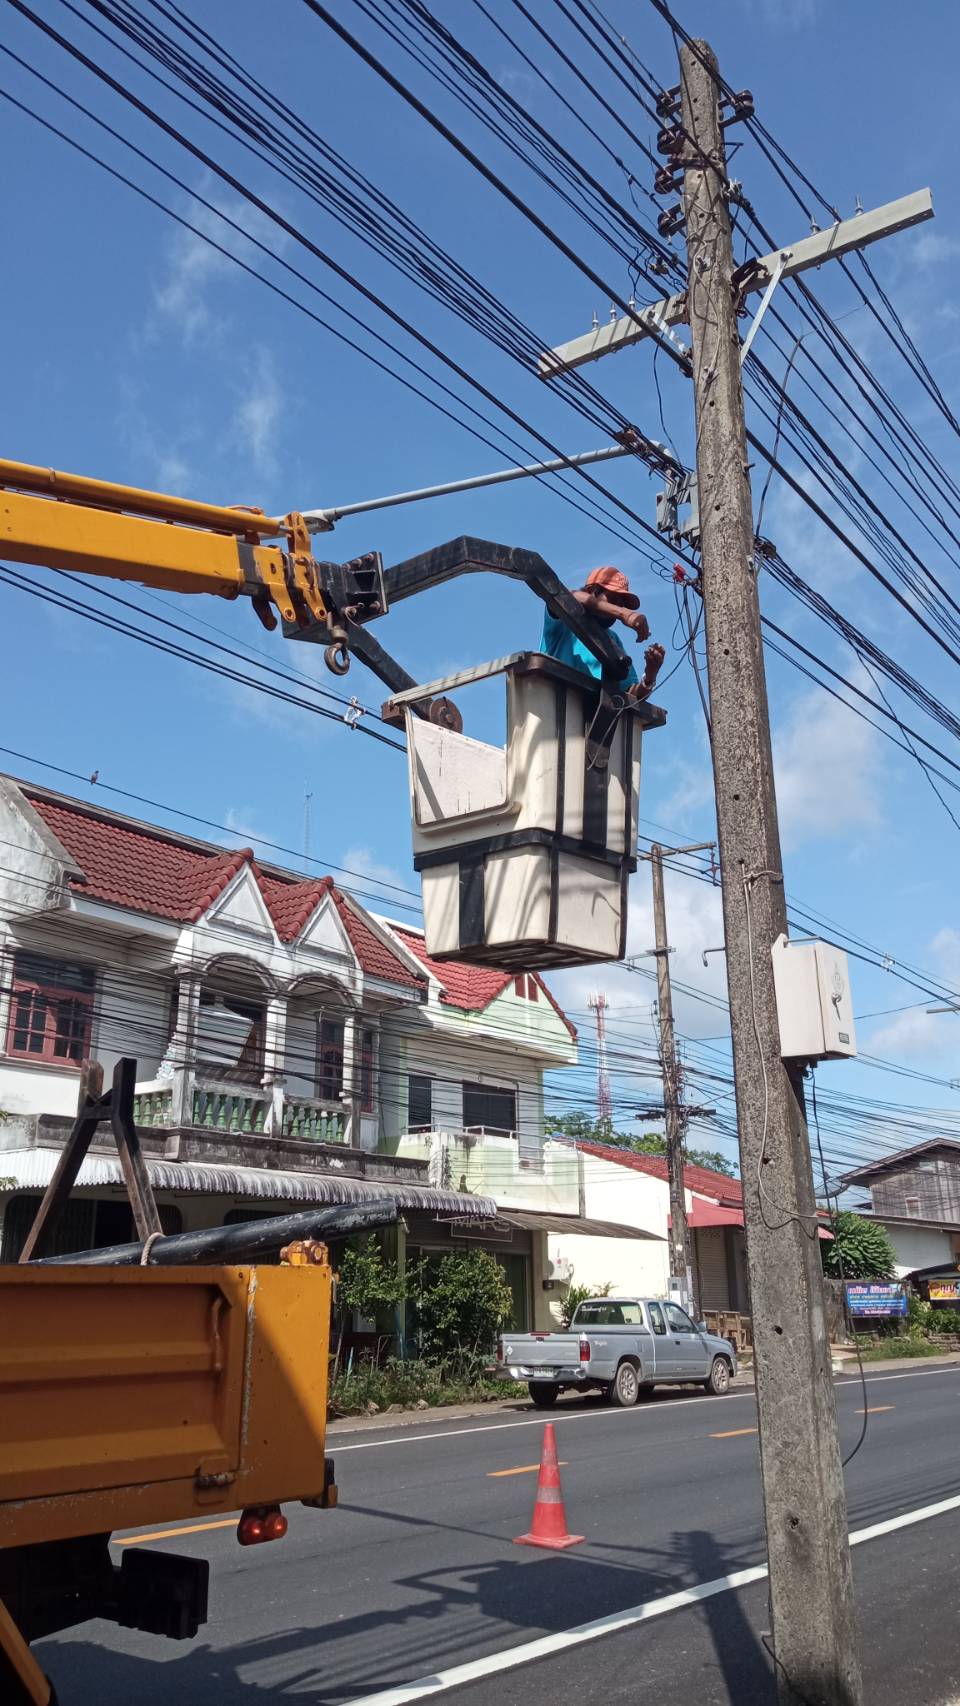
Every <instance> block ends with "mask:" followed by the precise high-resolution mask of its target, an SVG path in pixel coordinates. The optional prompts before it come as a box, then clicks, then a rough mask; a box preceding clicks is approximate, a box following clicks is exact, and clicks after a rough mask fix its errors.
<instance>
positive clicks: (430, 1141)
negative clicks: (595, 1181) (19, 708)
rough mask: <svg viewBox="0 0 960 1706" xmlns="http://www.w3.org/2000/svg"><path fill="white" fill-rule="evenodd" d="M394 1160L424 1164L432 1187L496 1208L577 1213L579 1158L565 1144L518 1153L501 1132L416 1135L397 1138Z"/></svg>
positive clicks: (409, 1134) (411, 1133) (554, 1144)
mask: <svg viewBox="0 0 960 1706" xmlns="http://www.w3.org/2000/svg"><path fill="white" fill-rule="evenodd" d="M397 1155H398V1156H400V1157H403V1158H405V1159H408V1160H415V1161H426V1162H427V1163H428V1165H429V1170H430V1183H431V1184H432V1185H439V1186H443V1187H446V1188H449V1189H451V1190H455V1191H469V1192H471V1193H472V1194H473V1195H475V1196H489V1197H493V1198H494V1199H495V1201H496V1202H497V1204H498V1206H499V1207H501V1208H520V1209H530V1210H539V1211H540V1212H541V1213H553V1214H579V1213H580V1165H579V1156H578V1155H577V1152H576V1150H574V1149H571V1148H569V1147H568V1146H567V1145H565V1144H558V1143H544V1144H541V1145H538V1146H537V1149H536V1153H532V1152H531V1153H521V1151H520V1148H519V1145H518V1142H517V1139H516V1138H515V1137H511V1136H509V1135H506V1134H505V1133H503V1132H490V1131H482V1130H476V1131H462V1130H461V1131H423V1132H420V1131H418V1132H406V1133H405V1134H404V1135H403V1136H402V1137H401V1138H400V1140H399V1143H398V1145H397Z"/></svg>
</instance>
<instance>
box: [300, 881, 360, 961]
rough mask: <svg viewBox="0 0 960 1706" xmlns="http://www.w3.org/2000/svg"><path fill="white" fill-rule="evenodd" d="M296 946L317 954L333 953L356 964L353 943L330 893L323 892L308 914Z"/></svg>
mask: <svg viewBox="0 0 960 1706" xmlns="http://www.w3.org/2000/svg"><path fill="white" fill-rule="evenodd" d="M297 947H298V948H307V949H310V950H312V951H313V952H314V953H319V954H333V955H334V956H336V957H337V958H339V959H347V960H350V961H351V963H352V964H354V965H356V963H357V956H356V954H355V952H354V949H353V945H352V943H351V941H350V938H349V936H348V935H347V932H346V930H345V928H344V925H343V922H342V920H341V918H340V914H339V912H338V911H337V908H336V906H335V904H334V901H333V898H332V896H331V895H330V894H325V895H324V896H323V897H322V899H321V900H320V901H319V902H318V904H317V906H316V907H315V908H314V910H313V912H312V913H311V914H310V917H309V918H308V919H307V921H306V924H305V925H304V927H303V929H302V930H301V932H300V935H299V936H298V937H297Z"/></svg>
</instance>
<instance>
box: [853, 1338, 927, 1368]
mask: <svg viewBox="0 0 960 1706" xmlns="http://www.w3.org/2000/svg"><path fill="white" fill-rule="evenodd" d="M944 1352H945V1347H944V1346H943V1345H931V1344H930V1343H929V1341H928V1340H926V1339H888V1340H887V1343H886V1344H884V1345H871V1346H869V1347H868V1349H866V1350H863V1351H861V1352H860V1355H861V1356H862V1358H863V1360H864V1362H887V1361H888V1360H892V1359H893V1358H894V1357H937V1356H941V1357H942V1356H943V1355H944Z"/></svg>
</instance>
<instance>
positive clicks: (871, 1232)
mask: <svg viewBox="0 0 960 1706" xmlns="http://www.w3.org/2000/svg"><path fill="white" fill-rule="evenodd" d="M830 1231H831V1232H832V1233H833V1238H832V1239H831V1241H830V1243H829V1244H822V1245H821V1250H822V1252H823V1269H824V1272H825V1273H827V1274H829V1275H830V1276H831V1278H832V1279H851V1280H888V1279H892V1277H893V1272H894V1268H895V1266H896V1257H895V1255H894V1249H893V1245H892V1244H891V1242H890V1238H889V1234H888V1233H887V1229H886V1227H885V1226H879V1225H877V1223H876V1222H875V1221H872V1220H864V1219H863V1217H862V1216H861V1215H859V1214H851V1213H850V1212H849V1211H848V1210H846V1209H841V1210H840V1212H839V1213H838V1214H834V1215H831V1217H830Z"/></svg>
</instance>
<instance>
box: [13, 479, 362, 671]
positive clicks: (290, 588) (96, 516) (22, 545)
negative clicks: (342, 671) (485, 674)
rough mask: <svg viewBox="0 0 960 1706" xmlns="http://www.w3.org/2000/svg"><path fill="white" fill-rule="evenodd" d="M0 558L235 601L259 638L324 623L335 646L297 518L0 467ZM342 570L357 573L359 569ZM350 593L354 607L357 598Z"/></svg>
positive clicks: (328, 610)
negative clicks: (248, 613) (250, 612)
mask: <svg viewBox="0 0 960 1706" xmlns="http://www.w3.org/2000/svg"><path fill="white" fill-rule="evenodd" d="M271 539H280V540H282V541H283V544H268V543H267V541H268V540H271ZM0 555H2V556H4V557H8V558H11V559H12V560H13V561H14V562H18V563H37V564H44V565H46V566H48V567H50V568H58V569H70V570H74V571H76V572H78V573H80V574H87V575H104V576H106V577H107V578H108V579H111V580H124V581H138V582H139V583H140V584H141V585H143V586H150V587H158V588H162V589H164V590H166V591H168V592H206V593H213V594H215V595H216V596H217V597H220V598H239V597H241V596H244V597H247V598H250V599H251V600H252V602H253V607H254V610H255V611H256V613H257V615H258V616H259V618H260V620H261V622H262V623H263V624H264V626H265V627H266V628H275V627H276V626H277V616H279V617H282V619H283V620H284V621H285V622H289V623H293V624H294V625H296V626H301V625H306V624H308V623H317V622H320V623H324V624H326V625H327V626H328V627H329V630H330V638H331V639H332V640H334V641H340V640H342V639H343V628H342V621H341V619H340V616H339V613H338V611H337V610H336V609H335V607H334V606H333V604H332V602H331V600H330V597H329V594H328V593H325V591H324V589H323V587H322V584H321V569H322V567H323V565H320V564H318V563H317V561H316V559H315V558H314V555H313V552H312V550H311V546H310V535H309V533H308V531H307V526H306V523H305V521H304V520H303V517H302V516H301V515H298V514H296V513H291V514H290V515H285V516H283V517H281V518H277V517H276V516H269V515H264V513H263V511H262V510H259V509H253V508H250V509H248V508H245V507H241V506H237V507H236V508H228V507H227V506H226V505H220V504H205V503H194V502H192V501H191V500H190V499H187V498H175V497H169V496H167V495H166V494H164V493H162V492H148V491H143V490H141V489H140V488H139V487H137V486H118V485H113V484H111V483H110V482H109V481H106V480H91V479H87V478H86V477H85V476H84V475H81V474H63V473H60V472H59V471H58V470H57V469H55V468H34V467H31V466H30V465H29V464H28V463H25V462H8V461H3V460H0ZM348 567H352V568H354V569H356V570H360V569H361V567H362V560H358V562H357V564H355V565H348ZM372 567H373V565H372V563H371V568H372ZM355 593H356V596H355V599H354V603H355V604H356V605H357V606H359V607H362V606H363V604H364V594H363V592H362V590H361V589H359V588H355ZM366 602H367V603H368V604H371V603H372V604H375V603H376V598H375V596H372V597H371V596H368V597H367V598H366ZM274 610H276V612H277V615H275V614H274ZM370 614H376V612H375V611H374V610H371V611H370Z"/></svg>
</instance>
